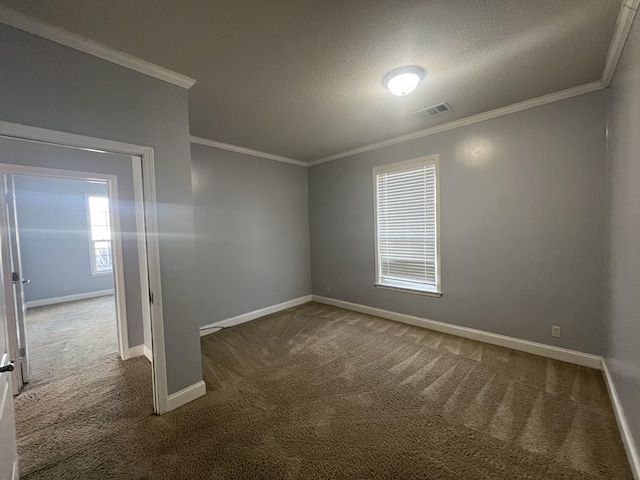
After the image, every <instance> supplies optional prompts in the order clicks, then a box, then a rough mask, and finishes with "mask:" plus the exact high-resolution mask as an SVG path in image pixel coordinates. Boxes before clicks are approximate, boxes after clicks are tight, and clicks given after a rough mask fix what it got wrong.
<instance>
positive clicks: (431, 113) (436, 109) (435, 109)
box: [413, 102, 451, 120]
mask: <svg viewBox="0 0 640 480" xmlns="http://www.w3.org/2000/svg"><path fill="white" fill-rule="evenodd" d="M449 110H451V107H450V106H449V104H448V103H447V102H442V103H439V104H437V105H433V106H431V107H427V108H423V109H422V110H418V111H417V112H413V114H414V115H415V116H416V117H418V118H419V119H420V120H426V119H427V118H431V117H435V116H436V115H440V114H441V113H444V112H448V111H449Z"/></svg>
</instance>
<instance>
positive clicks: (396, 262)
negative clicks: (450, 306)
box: [373, 155, 441, 296]
mask: <svg viewBox="0 0 640 480" xmlns="http://www.w3.org/2000/svg"><path fill="white" fill-rule="evenodd" d="M373 177H374V190H375V196H376V197H375V206H376V208H375V215H376V221H375V228H376V286H378V287H381V288H390V289H394V290H403V291H409V292H412V293H420V294H423V295H432V296H440V295H441V285H440V239H439V210H440V208H439V198H438V197H439V179H438V156H437V155H432V156H429V157H422V158H417V159H415V160H409V161H406V162H399V163H394V164H391V165H385V166H382V167H377V168H375V169H374V170H373Z"/></svg>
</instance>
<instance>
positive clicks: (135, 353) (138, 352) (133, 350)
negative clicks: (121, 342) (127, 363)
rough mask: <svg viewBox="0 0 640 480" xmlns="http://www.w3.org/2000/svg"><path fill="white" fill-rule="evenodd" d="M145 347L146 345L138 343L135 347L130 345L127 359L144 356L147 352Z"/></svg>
mask: <svg viewBox="0 0 640 480" xmlns="http://www.w3.org/2000/svg"><path fill="white" fill-rule="evenodd" d="M144 348H145V346H144V345H136V346H135V347H129V350H128V352H127V359H129V358H135V357H142V356H143V355H144V354H145V352H144Z"/></svg>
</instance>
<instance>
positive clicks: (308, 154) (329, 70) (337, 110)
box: [0, 0, 621, 161]
mask: <svg viewBox="0 0 640 480" xmlns="http://www.w3.org/2000/svg"><path fill="white" fill-rule="evenodd" d="M0 2H1V3H4V4H6V5H8V6H10V7H12V8H15V9H16V10H19V11H21V12H23V13H26V14H28V15H31V16H33V17H36V18H39V19H41V20H44V21H46V22H48V23H51V24H53V25H57V26H59V27H62V28H65V29H67V30H69V31H71V32H74V33H78V34H80V35H83V36H84V37H87V38H90V39H92V40H96V41H98V42H101V43H103V44H105V45H108V46H110V47H113V48H115V49H118V50H121V51H123V52H125V53H128V54H131V55H134V56H136V57H139V58H141V59H144V60H147V61H149V62H152V63H155V64H157V65H159V66H162V67H165V68H168V69H170V70H174V71H176V72H179V73H182V74H184V75H188V76H190V77H192V78H195V79H196V80H197V83H196V84H195V85H194V86H193V87H192V88H191V90H189V115H190V129H191V133H192V134H193V135H196V136H199V137H204V138H208V139H213V140H217V141H220V142H224V143H230V144H234V145H239V146H242V147H246V148H251V149H255V150H260V151H263V152H268V153H272V154H276V155H282V156H285V157H289V158H294V159H299V160H302V161H313V160H317V159H319V158H323V157H326V156H330V155H333V154H335V153H338V152H342V151H345V150H350V149H353V148H356V147H359V146H362V145H366V144H370V143H373V142H377V141H381V140H385V139H388V138H391V137H395V136H398V135H402V134H406V133H410V132H414V131H417V130H422V129H425V128H428V127H432V126H435V125H438V124H441V123H446V122H450V121H453V120H457V119H460V118H464V117H468V116H470V115H474V114H478V113H482V112H486V111H489V110H493V109H496V108H500V107H503V106H506V105H511V104H513V103H517V102H521V101H524V100H528V99H531V98H535V97H539V96H542V95H546V94H549V93H553V92H557V91H559V90H564V89H567V88H571V87H575V86H578V85H582V84H585V83H589V82H592V81H596V80H599V79H600V78H601V77H602V72H603V68H604V64H605V58H606V54H607V50H608V48H609V45H610V43H611V38H612V35H613V31H614V28H615V23H616V18H617V16H618V12H619V10H620V4H621V0H535V1H532V0H403V1H399V0H277V1H276V0H274V1H265V0H228V1H221V0H219V1H212V0H188V1H176V0H111V1H108V2H107V1H104V0H40V1H35V0H31V1H25V0H0ZM403 65H419V66H421V67H423V68H424V69H425V70H426V71H427V77H426V80H425V81H424V82H423V83H422V84H421V85H420V86H419V87H418V89H417V90H416V91H415V92H414V93H413V94H411V95H409V96H407V97H394V96H393V95H391V94H390V93H389V92H388V91H387V90H385V89H384V87H383V86H382V77H383V76H384V74H385V73H387V72H388V71H389V70H391V69H393V68H396V67H399V66H403ZM445 101H446V102H447V103H448V104H449V105H450V106H451V107H452V111H451V112H448V113H445V114H442V115H440V116H437V117H434V118H432V119H429V120H419V119H417V118H415V117H414V116H413V115H412V112H413V111H415V110H419V109H422V108H425V107H428V106H431V105H433V104H436V103H440V102H445Z"/></svg>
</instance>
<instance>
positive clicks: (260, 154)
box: [189, 135, 309, 167]
mask: <svg viewBox="0 0 640 480" xmlns="http://www.w3.org/2000/svg"><path fill="white" fill-rule="evenodd" d="M189 140H190V141H191V143H195V144H198V145H205V146H207V147H213V148H220V149H221V150H228V151H230V152H236V153H244V154H245V155H251V156H252V157H260V158H266V159H267V160H275V161H276V162H284V163H292V164H293V165H299V166H301V167H308V166H309V164H308V163H306V162H302V161H300V160H294V159H293V158H288V157H282V156H280V155H274V154H273V153H266V152H261V151H259V150H252V149H250V148H245V147H239V146H238V145H231V144H230V143H222V142H217V141H216V140H209V139H208V138H202V137H195V136H193V135H191V136H190V137H189Z"/></svg>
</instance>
